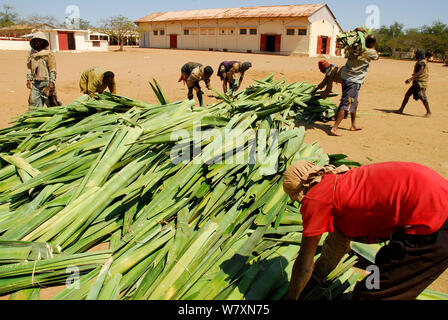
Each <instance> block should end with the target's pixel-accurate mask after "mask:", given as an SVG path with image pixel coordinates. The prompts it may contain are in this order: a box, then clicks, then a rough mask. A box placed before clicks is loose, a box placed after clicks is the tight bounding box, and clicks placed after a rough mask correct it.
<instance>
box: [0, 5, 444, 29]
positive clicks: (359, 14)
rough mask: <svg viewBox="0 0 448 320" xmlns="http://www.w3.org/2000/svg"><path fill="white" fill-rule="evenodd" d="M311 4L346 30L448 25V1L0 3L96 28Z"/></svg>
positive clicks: (19, 10) (24, 11) (27, 11)
mask: <svg viewBox="0 0 448 320" xmlns="http://www.w3.org/2000/svg"><path fill="white" fill-rule="evenodd" d="M311 3H326V4H328V6H329V7H330V9H331V10H332V11H333V13H334V15H335V16H336V18H337V20H338V22H339V24H340V25H341V26H342V28H343V29H344V30H350V29H354V28H356V27H359V26H362V25H364V24H366V21H372V22H374V23H376V24H380V25H390V24H392V23H394V22H395V21H398V22H399V23H402V24H404V25H405V28H406V29H407V28H417V27H420V26H422V25H430V24H432V22H434V21H442V22H444V23H447V24H448V14H447V13H448V1H446V0H426V1H424V2H422V1H419V0H406V1H404V0H367V1H366V0H327V1H326V2H324V1H319V0H315V1H307V0H298V1H289V0H244V1H243V0H227V1H222V0H221V1H218V0H183V1H181V0H162V1H155V0H120V1H116V0H107V1H106V0H0V6H1V7H3V4H7V5H10V6H13V7H15V9H16V11H17V13H19V14H20V16H22V17H27V16H30V15H34V14H39V15H44V16H54V17H55V18H57V19H58V20H59V21H60V22H63V21H64V20H65V18H66V17H67V15H68V14H67V13H66V9H67V7H69V6H71V5H75V6H77V7H78V8H79V14H80V17H81V18H82V19H84V20H88V21H89V22H90V23H91V24H93V25H96V24H98V23H99V22H100V21H101V20H103V19H106V18H108V17H111V16H116V15H120V14H121V15H124V16H126V17H128V18H129V19H131V20H136V19H138V18H141V17H143V16H146V15H148V14H150V13H153V12H163V11H177V10H189V9H210V8H231V7H251V6H269V5H289V4H311ZM371 5H374V6H376V7H377V8H378V9H379V21H378V20H372V19H371V18H372V17H373V16H374V14H375V13H376V11H370V12H369V13H366V9H367V8H368V7H369V6H371ZM71 12H72V13H73V12H74V11H71ZM69 14H70V12H69ZM375 17H377V16H376V15H375Z"/></svg>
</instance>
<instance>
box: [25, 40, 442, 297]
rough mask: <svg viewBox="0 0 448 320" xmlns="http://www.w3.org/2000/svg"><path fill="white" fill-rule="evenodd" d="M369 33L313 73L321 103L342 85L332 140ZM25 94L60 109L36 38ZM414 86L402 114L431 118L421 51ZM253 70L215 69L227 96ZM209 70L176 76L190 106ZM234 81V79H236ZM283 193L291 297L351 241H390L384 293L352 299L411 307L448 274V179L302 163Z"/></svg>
mask: <svg viewBox="0 0 448 320" xmlns="http://www.w3.org/2000/svg"><path fill="white" fill-rule="evenodd" d="M375 42H376V39H375V37H374V36H373V35H371V36H369V37H368V38H367V39H366V46H367V50H366V51H365V52H364V53H363V54H362V55H360V56H359V55H356V54H355V53H354V52H351V51H349V52H348V60H347V63H346V65H345V66H343V67H338V66H335V65H332V64H330V63H329V62H327V61H325V60H322V61H320V62H319V69H320V71H321V72H322V73H324V74H325V79H324V80H323V81H322V83H320V84H319V85H318V86H317V88H316V91H318V90H321V89H325V90H324V92H323V93H322V98H326V97H328V96H329V94H330V93H331V91H332V88H333V83H335V82H336V83H341V84H342V92H343V93H342V99H341V103H340V106H339V110H338V112H337V115H336V117H335V124H334V126H333V128H332V130H331V134H332V135H334V136H338V135H339V134H338V127H339V125H340V123H341V122H342V121H343V119H344V118H346V117H347V116H348V114H349V113H350V114H351V121H352V123H351V129H350V130H351V131H358V130H360V129H359V128H358V127H357V125H356V112H357V108H358V96H359V90H360V89H361V86H362V85H363V83H364V80H365V78H366V75H367V72H368V69H369V65H370V62H371V61H374V60H378V53H377V52H376V50H375V48H374V46H375ZM30 44H31V47H32V51H31V54H30V57H29V60H28V69H29V74H28V76H27V80H28V81H27V86H28V88H29V89H31V93H30V99H29V100H30V101H29V102H30V105H33V106H37V107H42V106H43V105H44V104H46V105H47V106H49V107H51V106H57V105H60V102H59V101H58V99H57V95H56V89H55V80H56V63H55V58H54V55H53V54H52V52H51V51H50V50H48V44H49V42H48V39H47V38H46V36H45V34H43V33H36V34H35V35H34V37H33V39H32V40H31V41H30ZM416 58H417V60H418V61H417V63H416V65H415V69H414V74H413V76H412V78H410V79H408V80H406V83H407V84H410V83H411V82H412V86H411V88H410V89H409V90H408V92H407V93H406V95H405V99H404V101H403V104H402V106H401V108H400V109H399V110H397V111H396V112H397V113H403V111H404V108H405V106H406V104H407V102H408V100H409V98H410V97H411V96H412V95H413V96H414V98H415V99H416V100H421V101H422V102H423V104H424V106H425V108H426V110H427V115H428V116H429V115H430V114H431V111H430V109H429V104H428V99H427V96H426V88H427V83H428V77H429V73H428V66H427V64H426V63H425V61H424V60H425V54H424V52H422V51H421V50H419V51H417V54H416ZM251 67H252V64H251V63H250V62H244V63H241V62H238V61H225V62H222V63H221V64H220V65H219V67H218V77H219V78H220V79H221V81H222V82H223V91H224V93H226V92H228V90H238V89H239V87H240V86H241V81H242V80H243V78H244V74H245V72H246V71H247V70H249V69H250V68H251ZM213 72H214V71H213V68H212V67H211V66H203V65H201V64H200V63H195V62H189V63H187V64H185V65H184V66H183V67H182V68H181V77H180V79H179V82H182V81H183V82H184V83H185V84H186V86H187V87H188V99H193V90H195V91H196V95H197V98H198V100H199V104H200V105H201V106H202V105H203V92H202V90H201V86H200V84H199V83H200V81H204V82H205V84H206V87H207V89H211V88H210V79H211V76H212V75H213ZM238 75H239V77H238V78H237V76H238ZM107 88H108V89H109V90H110V92H111V93H116V84H115V77H114V74H113V73H112V72H110V71H106V70H102V69H95V68H92V69H88V70H86V71H85V72H83V73H82V75H81V79H80V89H81V92H82V93H84V94H88V95H89V96H94V95H95V94H96V93H102V92H103V91H104V90H106V89H107ZM283 188H284V191H285V192H286V193H287V194H288V195H289V196H290V197H291V199H292V200H293V201H299V202H300V203H301V204H302V206H301V214H302V218H303V239H302V245H301V249H300V252H299V255H298V258H297V260H296V262H295V264H294V268H293V272H292V277H291V283H290V289H289V294H288V298H289V299H291V300H297V299H300V298H301V297H304V296H305V295H306V294H307V292H308V291H309V290H310V288H313V287H314V286H315V285H316V283H320V282H322V281H324V279H325V278H326V277H327V276H328V274H329V273H330V272H331V271H332V270H333V269H334V268H335V267H336V266H337V265H338V263H339V262H340V260H341V259H342V257H343V256H344V255H346V254H347V253H348V252H350V243H351V241H358V242H363V243H387V245H384V246H382V248H381V250H380V251H379V252H378V254H377V256H376V261H375V264H376V266H377V267H378V268H379V271H380V283H379V284H380V285H379V287H378V286H376V287H375V288H371V287H370V286H368V285H367V282H366V281H367V279H366V280H365V281H364V282H360V283H359V284H358V285H357V286H356V288H355V291H354V297H353V299H355V300H356V299H359V300H378V299H415V298H416V297H417V296H418V295H419V294H420V293H421V292H422V291H423V290H424V289H425V288H426V287H427V286H428V285H430V284H431V283H432V282H433V281H434V280H435V279H437V277H438V276H440V275H441V274H442V273H443V272H444V271H445V270H446V269H447V268H448V220H447V218H448V181H447V180H446V179H444V178H443V177H441V176H440V175H439V174H437V173H436V172H434V171H433V170H431V169H429V168H427V167H425V166H422V165H418V164H412V163H403V162H387V163H380V164H374V165H367V166H362V167H360V168H356V169H349V168H348V167H345V166H342V167H339V168H336V167H334V166H330V165H328V166H324V167H320V166H316V165H315V164H313V163H311V162H307V161H300V162H297V163H294V164H292V165H291V166H290V167H289V168H288V170H287V171H286V172H285V174H284V181H283ZM325 234H327V237H326V240H325V242H324V245H323V248H322V252H321V255H320V257H319V259H318V260H317V261H316V262H314V257H315V256H316V251H317V249H318V244H319V242H320V240H321V238H322V236H323V235H325Z"/></svg>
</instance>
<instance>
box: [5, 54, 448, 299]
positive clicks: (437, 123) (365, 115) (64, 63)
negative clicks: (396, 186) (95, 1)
mask: <svg viewBox="0 0 448 320" xmlns="http://www.w3.org/2000/svg"><path fill="white" fill-rule="evenodd" d="M26 56H27V52H22V51H0V61H1V62H2V63H1V66H2V67H1V68H0V97H1V103H0V128H4V127H7V126H9V123H10V122H11V121H12V119H13V117H14V116H16V115H19V114H22V113H23V112H25V111H26V110H27V100H28V94H29V91H28V89H27V88H26V86H25V83H26V78H25V75H26V64H25V61H26ZM56 59H57V69H58V79H57V84H56V86H57V92H58V96H59V98H60V100H61V101H62V102H63V103H70V102H71V101H72V100H74V99H75V98H77V97H78V96H79V86H78V81H79V77H80V75H81V73H82V71H83V70H85V69H87V68H89V67H92V66H96V67H102V68H105V69H109V70H111V71H113V72H114V73H115V74H116V77H117V84H118V94H121V95H124V96H128V97H132V98H134V99H139V100H142V101H146V102H154V103H155V102H156V98H155V97H154V94H153V93H152V90H151V88H150V86H149V84H148V81H150V80H152V79H153V78H155V79H157V81H158V82H159V83H160V85H161V86H162V88H163V89H164V91H165V93H166V94H167V96H168V97H169V99H170V100H172V101H174V100H180V99H186V94H187V92H186V87H184V86H183V84H181V83H178V82H177V80H178V79H179V75H180V68H181V66H182V65H183V64H184V63H185V62H188V61H197V62H200V63H202V64H204V65H205V64H209V65H211V66H212V67H214V68H215V70H216V69H217V67H218V65H219V63H220V62H221V61H223V60H241V61H251V62H252V64H253V68H252V69H251V70H250V71H249V72H248V73H247V75H246V79H245V80H244V83H243V85H242V86H243V87H246V86H249V85H250V84H251V82H252V80H253V79H261V78H263V77H265V76H268V75H269V74H271V73H274V74H275V75H276V78H277V79H279V78H280V77H286V79H287V80H288V81H289V82H293V81H307V82H310V83H318V82H320V80H321V79H322V74H321V73H319V71H318V68H317V62H318V61H319V60H320V59H319V58H303V57H284V56H275V55H261V54H258V55H256V54H238V53H223V52H208V51H207V52H201V51H184V50H160V49H140V48H127V49H126V51H125V52H115V51H113V50H111V51H110V52H105V53H83V54H79V53H56ZM330 62H332V63H334V64H337V65H343V64H344V63H345V60H344V59H342V58H332V59H330ZM413 64H414V62H412V61H396V60H389V59H381V60H380V61H377V62H373V63H372V65H371V69H370V72H369V76H368V78H367V81H366V83H365V85H364V87H363V88H362V90H361V93H360V106H359V120H358V125H359V126H361V127H362V128H363V130H362V131H359V132H350V131H348V129H349V128H350V120H345V121H343V123H342V125H341V130H340V133H341V134H342V135H343V136H342V137H330V136H329V131H330V128H331V125H332V123H328V124H322V123H317V124H315V125H312V126H310V127H309V128H307V129H308V130H307V138H306V140H307V142H314V141H317V142H319V144H320V145H321V146H322V147H323V148H324V150H325V151H326V152H327V153H344V154H347V155H349V156H350V158H351V159H353V160H356V161H359V162H361V163H363V164H369V163H377V162H384V161H409V162H417V163H421V164H424V165H427V166H429V167H431V168H433V169H434V170H436V171H437V172H439V173H440V174H441V175H442V176H444V177H445V178H448V148H447V139H448V125H447V121H448V91H447V83H448V67H444V66H443V65H441V64H430V87H429V90H428V97H429V102H430V105H431V109H432V112H433V116H432V117H431V118H429V119H426V118H424V117H423V116H424V115H425V109H424V107H423V105H422V104H421V103H420V102H415V101H413V100H412V99H411V101H410V102H409V104H408V107H407V109H406V110H405V112H406V115H397V114H394V113H391V111H392V110H396V109H398V108H399V106H400V105H401V102H402V99H403V96H404V94H405V92H406V90H407V89H408V85H406V84H405V83H404V81H405V80H406V79H407V78H409V76H410V75H411V73H412V70H413ZM212 86H213V87H214V88H216V89H218V90H222V89H221V87H222V86H221V83H220V81H219V79H218V77H216V76H214V77H213V80H212ZM204 90H205V88H204ZM334 90H335V93H338V94H340V93H341V87H340V85H337V86H335V89H334ZM205 93H206V95H207V94H209V93H208V92H207V90H205ZM210 94H211V93H210ZM333 99H334V101H335V102H338V99H339V98H338V97H335V98H333ZM214 101H215V100H214V99H213V98H210V97H206V98H205V102H206V103H212V102H214ZM431 288H432V289H435V290H439V291H444V292H447V293H448V274H445V275H443V276H442V277H441V278H440V279H439V281H438V282H436V283H435V284H434V285H433V286H432V287H431Z"/></svg>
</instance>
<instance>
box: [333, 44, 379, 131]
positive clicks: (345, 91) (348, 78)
mask: <svg viewBox="0 0 448 320" xmlns="http://www.w3.org/2000/svg"><path fill="white" fill-rule="evenodd" d="M375 43H376V37H375V36H374V35H369V36H367V38H366V41H365V46H366V50H365V51H363V52H362V53H357V52H356V51H355V50H354V49H353V48H347V49H346V51H347V54H348V60H347V63H346V64H345V66H343V67H342V70H341V78H342V99H341V103H340V105H339V109H338V113H337V115H336V121H335V123H334V126H333V128H332V129H331V135H333V136H340V135H339V134H338V132H337V131H338V128H339V125H340V124H341V122H342V120H344V118H346V117H347V115H348V113H350V114H351V121H352V125H351V128H350V131H359V130H361V129H360V128H359V127H358V126H357V125H356V113H357V110H358V97H359V90H361V86H362V85H363V84H364V80H365V79H366V77H367V72H368V71H369V66H370V62H371V61H374V60H378V59H379V56H378V53H377V52H376V50H375Z"/></svg>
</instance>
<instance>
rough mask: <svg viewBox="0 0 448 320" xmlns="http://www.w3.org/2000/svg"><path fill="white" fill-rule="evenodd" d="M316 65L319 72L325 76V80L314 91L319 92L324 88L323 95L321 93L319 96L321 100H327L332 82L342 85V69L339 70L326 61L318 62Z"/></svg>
mask: <svg viewBox="0 0 448 320" xmlns="http://www.w3.org/2000/svg"><path fill="white" fill-rule="evenodd" d="M318 65H319V70H320V72H322V73H323V74H325V78H324V79H323V80H322V82H321V83H319V85H318V86H317V87H316V91H319V90H321V89H324V88H325V91H324V93H322V95H321V99H327V98H328V96H329V95H330V93H331V90H332V89H333V83H334V82H336V83H342V78H341V70H342V68H340V67H338V66H336V65H334V64H330V63H329V62H328V61H327V60H321V61H319V64H318Z"/></svg>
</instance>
